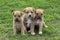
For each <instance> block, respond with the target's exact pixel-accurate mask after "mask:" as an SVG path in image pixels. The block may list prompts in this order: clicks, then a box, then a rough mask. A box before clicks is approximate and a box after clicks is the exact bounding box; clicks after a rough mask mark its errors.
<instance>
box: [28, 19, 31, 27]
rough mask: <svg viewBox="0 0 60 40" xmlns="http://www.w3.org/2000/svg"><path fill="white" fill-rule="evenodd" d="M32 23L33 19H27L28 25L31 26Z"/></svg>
mask: <svg viewBox="0 0 60 40" xmlns="http://www.w3.org/2000/svg"><path fill="white" fill-rule="evenodd" d="M31 23H32V21H31V20H30V19H28V20H27V27H29V26H30V24H31Z"/></svg>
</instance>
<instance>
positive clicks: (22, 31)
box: [21, 26, 25, 35]
mask: <svg viewBox="0 0 60 40" xmlns="http://www.w3.org/2000/svg"><path fill="white" fill-rule="evenodd" d="M24 32H25V26H22V27H21V34H22V35H25V33H24Z"/></svg>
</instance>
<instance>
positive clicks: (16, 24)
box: [12, 11, 25, 35]
mask: <svg viewBox="0 0 60 40" xmlns="http://www.w3.org/2000/svg"><path fill="white" fill-rule="evenodd" d="M12 13H13V33H14V35H16V34H17V32H18V31H21V34H22V35H24V31H25V26H24V24H23V18H22V14H21V12H20V11H13V12H12Z"/></svg>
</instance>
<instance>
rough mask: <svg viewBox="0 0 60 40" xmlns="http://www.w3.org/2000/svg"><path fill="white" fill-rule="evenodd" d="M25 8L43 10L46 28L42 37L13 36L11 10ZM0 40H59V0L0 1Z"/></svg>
mask: <svg viewBox="0 0 60 40" xmlns="http://www.w3.org/2000/svg"><path fill="white" fill-rule="evenodd" d="M25 7H34V8H36V9H37V8H41V9H44V10H45V13H44V20H45V22H46V24H47V25H48V28H43V35H39V34H38V33H37V32H36V35H34V36H32V35H30V33H27V32H26V35H25V36H22V35H20V33H18V34H17V36H14V35H13V16H12V13H11V10H12V9H15V10H20V11H23V9H24V8H25ZM0 40H60V0H0Z"/></svg>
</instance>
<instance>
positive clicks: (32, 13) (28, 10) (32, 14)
mask: <svg viewBox="0 0 60 40" xmlns="http://www.w3.org/2000/svg"><path fill="white" fill-rule="evenodd" d="M23 12H24V13H25V14H26V15H27V17H28V18H34V17H35V9H34V8H32V7H27V8H25V9H24V10H23Z"/></svg>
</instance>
